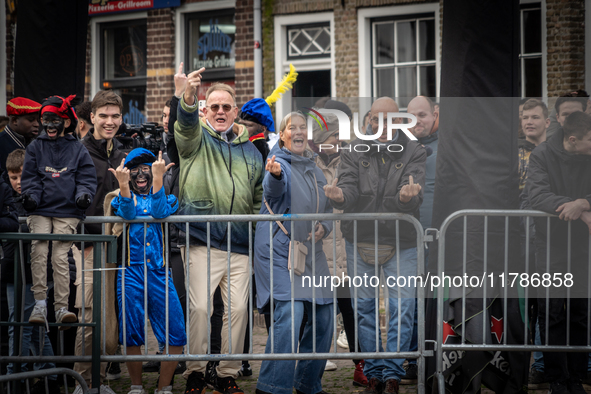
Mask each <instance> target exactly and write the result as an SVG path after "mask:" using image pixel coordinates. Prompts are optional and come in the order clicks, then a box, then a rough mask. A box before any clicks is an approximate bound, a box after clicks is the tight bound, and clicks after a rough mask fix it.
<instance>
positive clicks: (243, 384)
mask: <svg viewBox="0 0 591 394" xmlns="http://www.w3.org/2000/svg"><path fill="white" fill-rule="evenodd" d="M253 331H254V335H253V339H254V344H253V352H255V353H264V350H265V343H266V340H267V333H266V330H265V329H264V328H263V327H260V326H259V327H257V326H255V327H254V330H253ZM157 348H158V346H157V343H156V339H155V338H154V336H153V334H152V332H151V330H149V339H148V351H149V353H150V354H154V353H155V352H156V350H157ZM338 351H339V352H340V351H344V349H341V348H339V349H338ZM332 361H333V362H334V363H335V364H336V365H337V367H338V369H337V370H336V371H326V372H325V373H324V377H323V379H322V386H323V390H325V391H326V392H327V393H329V394H341V393H360V392H362V391H363V388H361V387H356V386H353V372H354V364H353V362H352V361H351V360H332ZM251 367H252V370H253V375H252V376H251V377H247V378H240V379H238V380H237V383H238V385H239V386H240V388H242V389H243V390H244V392H245V393H246V394H254V393H255V390H256V382H257V376H258V374H259V371H260V367H261V361H251ZM121 372H122V374H121V379H119V380H116V381H109V382H105V384H108V385H110V387H111V388H112V389H113V391H115V393H117V394H127V392H128V391H129V387H130V379H129V375H128V374H127V368H126V367H125V364H121ZM142 376H143V382H144V389H145V390H146V393H147V394H152V393H154V390H155V389H156V387H157V384H158V374H157V373H144V374H143V375H142ZM185 382H186V381H185V379H184V378H183V377H182V376H181V375H176V376H175V380H174V387H173V393H174V394H181V393H184V390H185ZM585 388H586V389H587V392H588V393H591V387H589V386H585ZM547 391H548V390H547V389H542V390H529V392H530V393H532V394H546V393H547ZM70 392H72V389H70ZM206 392H207V393H211V392H212V390H207V391H206ZM416 392H417V386H416V385H401V386H400V394H410V393H416ZM294 393H295V390H294ZM482 393H483V394H493V391H491V390H488V389H486V388H483V390H482Z"/></svg>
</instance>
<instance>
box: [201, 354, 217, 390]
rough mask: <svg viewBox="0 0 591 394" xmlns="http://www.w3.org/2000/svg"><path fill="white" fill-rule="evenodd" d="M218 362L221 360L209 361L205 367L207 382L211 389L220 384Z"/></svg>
mask: <svg viewBox="0 0 591 394" xmlns="http://www.w3.org/2000/svg"><path fill="white" fill-rule="evenodd" d="M218 364H219V361H209V362H208V363H207V366H206V367H205V377H204V379H205V383H207V387H208V388H209V389H211V390H213V388H214V387H215V385H216V384H218V371H217V369H216V368H217V366H218Z"/></svg>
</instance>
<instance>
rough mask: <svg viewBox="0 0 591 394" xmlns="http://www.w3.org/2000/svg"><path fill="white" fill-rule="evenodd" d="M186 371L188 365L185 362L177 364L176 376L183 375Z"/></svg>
mask: <svg viewBox="0 0 591 394" xmlns="http://www.w3.org/2000/svg"><path fill="white" fill-rule="evenodd" d="M186 370H187V363H185V362H184V361H179V363H178V364H177V366H176V368H175V369H174V374H175V375H181V374H183V373H184V372H185V371H186Z"/></svg>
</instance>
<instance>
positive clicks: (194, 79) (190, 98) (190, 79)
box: [183, 67, 205, 105]
mask: <svg viewBox="0 0 591 394" xmlns="http://www.w3.org/2000/svg"><path fill="white" fill-rule="evenodd" d="M203 71H205V67H201V68H200V69H199V70H197V71H193V72H192V73H190V74H189V75H188V76H187V85H186V88H185V94H184V96H183V97H184V98H185V103H186V104H187V105H193V104H195V95H196V94H197V88H198V87H199V85H201V73H202V72H203Z"/></svg>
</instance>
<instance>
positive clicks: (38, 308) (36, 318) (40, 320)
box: [29, 304, 49, 332]
mask: <svg viewBox="0 0 591 394" xmlns="http://www.w3.org/2000/svg"><path fill="white" fill-rule="evenodd" d="M29 323H31V324H45V329H46V330H47V332H49V323H48V322H47V308H46V307H45V306H43V305H39V304H35V307H34V308H33V313H31V317H29Z"/></svg>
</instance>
